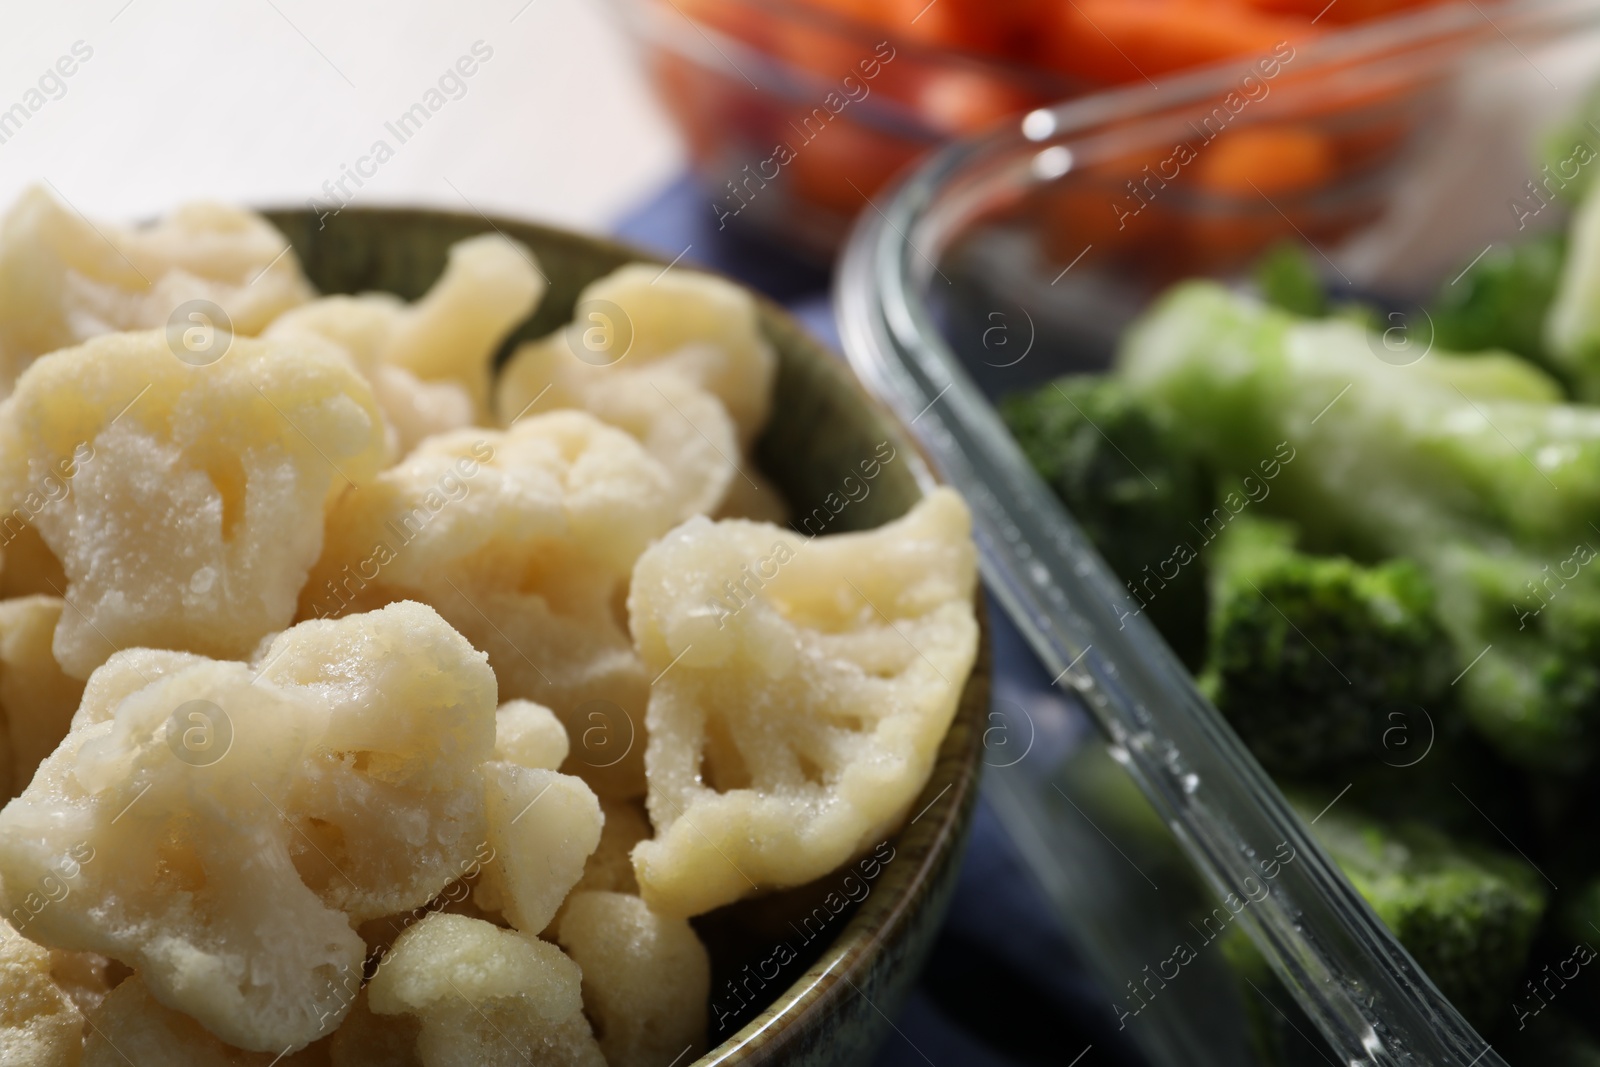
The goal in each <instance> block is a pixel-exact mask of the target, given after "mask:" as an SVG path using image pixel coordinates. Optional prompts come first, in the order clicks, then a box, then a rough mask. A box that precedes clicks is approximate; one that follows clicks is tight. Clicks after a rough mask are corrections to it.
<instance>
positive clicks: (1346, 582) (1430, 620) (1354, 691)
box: [1202, 514, 1455, 774]
mask: <svg viewBox="0 0 1600 1067" xmlns="http://www.w3.org/2000/svg"><path fill="white" fill-rule="evenodd" d="M1295 538H1296V533H1295V529H1294V527H1293V526H1291V525H1290V524H1288V523H1285V522H1281V521H1273V520H1268V519H1258V518H1253V517H1251V516H1250V515H1249V514H1243V515H1240V516H1239V517H1238V518H1236V519H1234V520H1233V522H1232V523H1230V524H1229V525H1228V526H1227V527H1226V528H1225V530H1224V531H1223V533H1222V535H1221V536H1220V537H1219V538H1218V539H1217V540H1216V541H1215V542H1214V543H1213V545H1212V546H1211V558H1210V561H1209V562H1210V571H1211V605H1212V607H1211V647H1210V653H1209V658H1208V660H1207V665H1206V673H1205V675H1204V677H1203V681H1202V685H1203V687H1204V688H1205V689H1206V690H1208V692H1209V693H1210V695H1211V697H1212V699H1213V700H1214V701H1215V703H1216V705H1217V708H1218V709H1219V710H1220V711H1221V712H1222V713H1223V714H1224V715H1225V716H1227V718H1228V721H1229V722H1231V723H1232V724H1233V727H1234V729H1235V730H1237V731H1238V733H1239V736H1240V737H1241V738H1242V739H1243V740H1244V742H1245V744H1246V745H1248V746H1249V747H1250V750H1251V751H1252V752H1254V753H1255V755H1256V758H1257V759H1259V760H1260V761H1261V764H1262V766H1264V767H1266V768H1267V769H1268V770H1269V771H1272V772H1275V773H1277V772H1282V773H1288V774H1305V773H1308V772H1312V771H1318V770H1323V769H1326V768H1329V767H1332V766H1336V765H1338V764H1341V763H1348V762H1352V761H1356V760H1361V759H1364V758H1367V757H1372V756H1376V755H1380V754H1381V747H1382V745H1383V742H1384V735H1385V731H1386V730H1387V729H1388V727H1389V721H1388V716H1389V714H1390V713H1391V712H1399V713H1400V714H1402V715H1407V716H1409V715H1414V714H1415V710H1416V709H1417V708H1419V707H1421V708H1427V707H1434V708H1438V707H1439V706H1440V704H1441V702H1442V700H1443V697H1444V693H1445V691H1446V689H1447V688H1448V686H1449V682H1450V678H1451V676H1452V675H1453V674H1454V673H1455V671H1454V670H1453V669H1452V667H1453V664H1454V656H1453V653H1452V649H1451V646H1450V640H1449V638H1448V637H1447V636H1446V635H1445V632H1444V630H1443V629H1441V628H1440V626H1439V624H1438V622H1437V621H1436V620H1435V618H1434V614H1433V609H1434V596H1433V586H1432V583H1430V582H1429V580H1428V578H1427V576H1426V575H1425V574H1423V572H1422V571H1421V570H1420V569H1419V568H1418V567H1417V566H1416V565H1415V564H1413V563H1411V562H1409V561H1406V560H1394V561H1390V562H1387V563H1383V564H1381V565H1378V566H1374V567H1366V566H1363V565H1361V564H1359V563H1356V562H1355V561H1354V560H1351V559H1348V558H1346V557H1343V556H1313V555H1309V554H1306V553H1304V552H1299V551H1297V550H1296V549H1295V547H1294V542H1295Z"/></svg>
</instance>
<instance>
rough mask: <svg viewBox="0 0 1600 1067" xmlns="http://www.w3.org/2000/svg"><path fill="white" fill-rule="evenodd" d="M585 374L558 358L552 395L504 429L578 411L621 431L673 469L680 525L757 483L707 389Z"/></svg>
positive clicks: (504, 417)
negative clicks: (742, 485) (741, 485)
mask: <svg viewBox="0 0 1600 1067" xmlns="http://www.w3.org/2000/svg"><path fill="white" fill-rule="evenodd" d="M553 355H554V356H556V357H559V355H560V353H553ZM581 367H583V365H582V364H580V363H577V362H576V361H574V360H564V359H559V358H553V359H552V360H551V363H550V367H549V371H550V374H551V378H550V380H549V382H548V387H547V388H545V389H542V390H541V391H540V393H539V395H538V396H536V397H535V398H534V399H533V400H532V401H530V402H528V403H526V404H524V405H523V406H522V407H521V408H520V409H519V410H517V411H513V412H505V411H502V412H501V422H502V423H504V424H505V425H508V426H509V425H511V424H513V423H515V422H517V421H519V420H521V419H524V418H527V417H528V416H529V415H537V414H542V413H545V412H550V411H560V410H563V409H568V408H576V409H578V410H581V411H587V412H588V413H589V414H591V415H593V416H594V417H595V418H597V419H599V420H600V421H601V422H603V423H605V424H606V425H608V426H615V427H616V428H618V429H619V430H622V431H623V432H624V433H627V434H629V435H631V436H632V437H633V438H634V439H635V440H636V441H638V442H639V443H640V444H641V445H643V446H644V450H645V451H646V452H648V453H649V454H650V455H651V456H652V457H653V458H655V459H656V460H657V461H659V462H660V464H661V465H662V467H664V468H666V471H667V473H668V474H669V475H670V476H671V478H672V482H673V496H674V498H675V499H676V506H675V507H674V513H675V517H676V518H677V519H678V520H680V521H681V520H683V519H687V518H689V517H690V516H692V515H707V514H710V513H711V512H713V511H715V510H717V508H718V507H720V506H721V505H722V503H723V501H724V500H725V499H726V498H727V497H728V495H729V494H730V492H731V490H732V489H733V487H734V483H735V482H736V481H743V480H744V479H749V478H751V477H753V476H752V474H751V473H749V472H747V471H745V470H744V468H743V467H742V466H741V465H740V463H739V459H738V457H739V454H740V449H739V441H738V438H737V436H736V430H735V427H734V425H733V420H732V419H731V418H730V417H729V415H728V412H727V409H726V408H724V407H723V406H722V402H721V401H719V400H718V399H717V398H716V397H714V396H712V395H711V394H710V393H708V392H706V391H705V390H704V389H701V388H700V387H699V386H697V385H693V384H691V383H690V382H688V381H685V380H683V379H681V378H679V377H677V376H674V375H660V376H649V375H644V374H627V373H621V374H609V375H607V374H601V375H595V374H589V373H583V372H579V370H578V368H581ZM588 369H589V368H585V370H588ZM504 396H505V394H504V391H503V390H502V399H504ZM755 484H756V483H755V482H754V481H750V482H748V483H747V487H748V488H749V491H751V492H759V491H760V490H759V488H754V487H755Z"/></svg>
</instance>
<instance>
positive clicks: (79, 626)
mask: <svg viewBox="0 0 1600 1067" xmlns="http://www.w3.org/2000/svg"><path fill="white" fill-rule="evenodd" d="M382 458H383V426H382V421H381V417H380V416H379V414H378V410H377V407H376V405H375V404H374V402H373V399H372V392H371V390H370V389H368V388H367V386H366V383H365V382H364V381H362V380H361V378H360V376H359V375H357V374H356V373H355V372H354V371H353V370H352V369H351V368H350V367H349V365H348V363H347V362H346V361H345V360H344V359H343V358H341V357H340V356H339V354H338V353H337V352H336V351H335V350H334V349H333V348H332V347H331V346H329V345H326V344H325V343H319V342H308V341H271V342H268V341H259V340H250V339H246V338H235V339H234V340H233V342H232V344H231V346H230V347H229V349H228V350H227V352H226V354H225V355H223V356H222V358H221V359H219V360H218V361H216V362H214V363H210V364H207V365H205V366H192V365H190V364H188V363H185V362H183V361H182V360H179V359H178V358H177V357H175V356H174V355H173V353H172V351H171V349H170V348H169V347H168V344H167V339H166V335H165V334H164V333H162V332H146V333H129V334H111V335H108V336H105V337H100V338H96V339H95V340H93V341H90V342H88V343H87V344H85V345H82V346H80V347H78V348H70V349H65V350H62V351H59V352H54V353H51V354H50V355H48V356H45V357H42V358H41V359H39V360H37V361H36V362H35V363H34V364H33V366H31V367H29V368H28V371H27V372H26V373H25V374H24V375H23V376H22V377H21V378H20V379H18V381H17V384H16V390H15V392H14V393H13V394H12V396H11V397H10V398H9V399H8V400H6V401H5V403H4V404H3V405H0V508H3V509H4V512H5V513H4V514H3V515H0V523H3V524H4V527H5V529H6V531H7V532H8V533H11V532H13V528H25V527H33V528H36V529H37V530H38V532H39V534H40V535H41V537H42V538H43V540H44V542H45V544H46V545H47V546H48V547H49V549H50V550H51V551H52V552H53V553H54V554H55V556H56V557H57V558H58V559H59V560H60V561H61V564H62V567H63V569H64V572H65V574H66V578H67V588H66V589H64V590H58V591H57V592H59V593H61V595H63V596H64V597H65V598H66V599H67V600H68V601H69V602H70V603H71V604H72V609H70V610H68V611H66V612H64V613H63V614H62V616H61V620H60V623H59V624H58V625H57V627H56V632H55V644H54V647H55V653H56V658H57V659H58V660H59V661H60V662H61V665H62V668H63V669H64V670H65V671H66V672H67V673H68V674H70V675H72V676H74V677H77V678H87V677H88V675H89V672H90V671H92V670H94V668H95V667H98V666H99V665H100V664H101V663H104V662H105V660H106V658H107V657H108V656H110V655H111V653H112V652H114V651H116V650H117V649H118V648H126V647H137V646H148V647H159V648H174V647H176V648H182V649H187V650H190V651H193V652H201V653H205V654H206V655H210V656H218V657H227V658H243V657H246V656H248V655H249V654H250V652H251V651H252V650H254V648H255V646H256V645H257V643H258V642H260V640H261V638H262V637H264V636H265V635H267V634H269V633H272V632H274V631H276V630H280V629H282V628H283V627H284V626H287V625H288V624H289V622H290V620H291V619H292V618H293V615H294V607H295V599H296V596H297V595H298V593H299V590H300V588H301V586H302V585H303V584H304V583H305V578H306V573H307V571H308V570H309V569H310V567H311V564H312V563H314V562H315V561H316V559H317V556H318V554H319V552H320V551H321V548H322V518H323V514H324V510H325V507H326V504H327V502H328V501H329V499H330V498H331V497H332V496H335V495H337V494H338V493H339V492H341V491H343V490H345V489H346V488H347V487H348V486H350V485H356V486H359V485H363V484H365V483H367V482H369V481H371V479H372V478H373V477H374V475H376V473H377V471H378V468H379V467H380V465H381V463H382Z"/></svg>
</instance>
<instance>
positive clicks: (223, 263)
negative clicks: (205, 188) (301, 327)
mask: <svg viewBox="0 0 1600 1067" xmlns="http://www.w3.org/2000/svg"><path fill="white" fill-rule="evenodd" d="M312 295H313V292H312V289H311V286H310V284H308V283H307V282H306V279H305V276H304V275H303V274H302V273H301V270H300V261H299V259H298V258H296V256H295V254H294V252H293V250H290V249H289V242H288V239H287V238H285V237H284V236H283V234H281V233H279V232H278V230H277V229H275V228H274V227H273V226H272V225H271V224H270V223H268V222H267V221H266V220H265V219H263V218H262V217H261V216H259V215H257V214H255V213H253V212H250V211H244V210H242V209H240V208H236V207H227V206H225V205H222V204H212V203H194V204H186V205H184V206H182V207H179V208H178V209H177V210H175V211H174V212H173V213H172V214H171V215H168V216H167V217H166V218H164V219H162V220H160V221H159V222H156V223H154V224H153V225H150V226H145V227H139V228H126V227H121V226H113V225H111V224H109V223H105V222H99V223H94V222H90V221H89V220H88V219H86V218H84V217H83V216H82V215H80V214H78V212H77V211H76V210H74V209H72V208H69V207H67V206H66V205H63V204H61V203H60V202H58V201H57V200H56V199H55V198H54V197H52V196H51V195H50V194H49V193H47V192H45V191H44V190H43V189H41V188H39V187H37V186H35V187H34V188H32V189H29V190H28V191H27V192H25V193H23V194H22V196H21V197H20V198H19V199H18V200H17V202H16V203H15V204H14V205H13V206H12V208H11V210H10V211H9V212H8V213H7V214H6V216H5V218H4V219H0V393H3V392H6V391H9V389H10V385H11V383H12V382H13V381H15V379H16V377H17V375H18V374H20V373H22V371H23V369H24V368H26V367H27V365H28V364H29V363H30V362H32V361H33V360H34V359H35V358H37V357H38V356H41V355H44V354H45V353H46V352H53V351H55V350H56V349H58V348H67V347H69V346H72V345H78V344H82V343H83V342H84V341H87V340H89V339H90V338H93V337H97V336H99V335H100V334H104V333H115V332H117V331H121V330H145V329H154V328H156V327H162V326H165V325H166V324H167V321H168V319H169V317H170V316H171V315H172V314H173V313H174V312H175V311H176V310H177V309H178V308H179V305H181V304H184V303H186V302H188V301H191V300H207V301H210V302H211V303H212V304H214V305H216V306H217V307H220V308H221V309H223V311H224V313H225V314H226V315H227V317H228V320H229V321H230V322H231V325H232V332H233V333H236V334H244V335H247V336H253V335H255V334H258V333H260V332H261V331H262V330H263V329H265V328H266V326H267V324H268V323H269V322H271V321H272V320H273V319H274V318H275V317H277V315H278V314H280V313H281V312H283V311H285V310H287V309H288V308H291V307H294V306H295V305H297V304H301V303H304V302H305V301H307V300H309V299H311V297H312ZM211 325H212V326H226V324H225V323H212V324H211Z"/></svg>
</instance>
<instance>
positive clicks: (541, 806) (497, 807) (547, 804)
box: [473, 761, 605, 934]
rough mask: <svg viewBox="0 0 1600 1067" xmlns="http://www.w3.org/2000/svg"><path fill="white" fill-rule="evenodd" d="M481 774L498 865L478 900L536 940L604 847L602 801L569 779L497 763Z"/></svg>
mask: <svg viewBox="0 0 1600 1067" xmlns="http://www.w3.org/2000/svg"><path fill="white" fill-rule="evenodd" d="M482 773H483V778H484V786H485V798H486V800H485V802H486V806H487V815H488V820H489V837H488V840H489V844H490V846H491V847H492V848H493V849H494V860H493V861H492V862H490V863H488V864H486V865H485V866H484V868H483V873H482V874H481V875H480V876H479V878H478V886H477V890H476V892H475V893H474V894H473V902H474V903H476V904H477V905H478V906H479V907H481V908H484V909H485V910H488V911H498V912H500V913H501V914H502V915H504V916H505V919H506V921H507V922H509V923H510V924H511V925H512V926H515V927H516V928H517V929H518V930H521V931H523V932H525V933H529V934H537V933H539V932H540V931H541V930H543V929H544V928H545V927H546V926H548V925H549V924H550V920H552V919H554V918H555V917H556V912H557V911H558V910H559V909H560V907H561V902H562V901H564V900H566V899H567V894H568V893H569V892H571V890H572V887H573V886H575V885H577V884H578V880H579V879H580V878H582V877H583V870H584V864H585V863H586V861H587V860H588V859H589V856H590V855H591V854H592V853H593V852H594V850H595V848H596V847H597V846H598V845H599V844H600V828H601V824H602V823H603V822H604V819H605V817H604V816H603V815H602V814H601V812H600V801H599V799H598V798H596V797H595V795H594V791H593V790H591V789H590V788H589V787H588V786H587V785H585V784H584V782H583V779H581V778H577V777H574V776H573V775H570V774H560V773H558V772H556V771H547V770H538V769H531V768H528V767H519V766H517V765H516V764H514V763H501V762H498V761H494V762H490V763H485V764H484V765H483V768H482Z"/></svg>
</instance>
